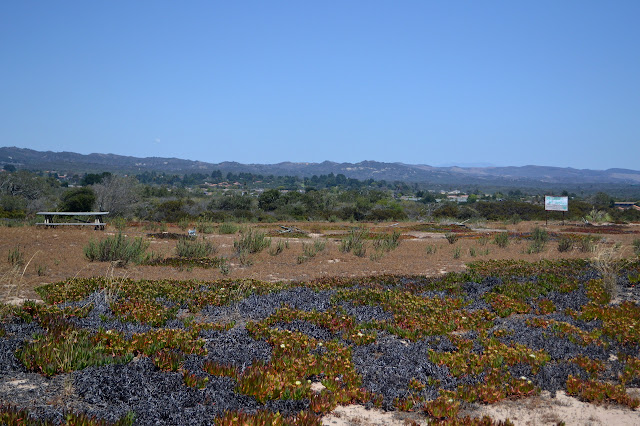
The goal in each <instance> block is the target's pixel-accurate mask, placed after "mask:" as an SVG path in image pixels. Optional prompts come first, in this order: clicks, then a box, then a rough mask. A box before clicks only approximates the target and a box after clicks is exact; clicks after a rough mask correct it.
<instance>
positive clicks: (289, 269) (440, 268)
mask: <svg viewBox="0 0 640 426" xmlns="http://www.w3.org/2000/svg"><path fill="white" fill-rule="evenodd" d="M415 225H416V224H415V223H405V222H402V223H400V224H396V225H395V226H390V225H389V224H382V225H381V224H366V226H367V227H368V228H370V229H371V230H372V231H373V232H391V231H393V230H399V231H400V232H402V234H403V240H402V243H401V244H400V246H399V247H398V248H397V249H396V250H394V251H392V252H390V253H387V254H386V255H384V257H382V258H381V259H377V260H371V259H370V257H369V254H371V253H373V248H372V247H371V242H369V243H368V244H369V248H368V250H367V255H366V256H365V257H357V256H355V255H353V254H352V253H342V252H341V251H340V250H339V242H340V238H338V237H337V236H336V235H339V233H340V231H336V230H335V228H336V227H342V228H343V229H348V227H350V226H354V225H353V224H348V223H347V224H327V223H325V224H322V223H320V224H317V223H315V224H314V223H306V222H305V223H298V224H296V226H298V227H299V228H301V229H303V230H306V231H308V232H310V233H311V235H312V237H310V238H287V237H286V236H278V237H274V238H273V245H275V243H276V241H278V240H279V239H281V240H285V241H288V242H289V248H288V249H285V250H284V252H282V253H281V254H279V255H277V256H271V255H269V254H268V252H267V250H265V251H263V252H262V253H259V254H256V255H252V260H253V264H252V265H251V266H242V265H240V263H239V261H238V259H237V257H236V255H235V253H234V250H233V241H234V239H237V238H238V236H237V235H217V234H207V235H204V238H206V239H207V240H209V241H211V242H213V244H214V245H215V246H216V247H217V253H216V255H217V256H223V257H225V258H227V259H228V261H229V266H230V273H229V275H227V276H226V277H225V276H223V275H222V273H221V272H220V271H219V270H218V269H217V268H213V269H203V268H197V267H193V268H190V267H188V268H174V267H158V266H139V265H132V264H130V265H128V266H127V267H125V268H114V267H113V266H112V265H111V264H110V263H109V262H89V261H88V260H87V259H86V258H85V256H84V253H83V248H84V247H85V246H86V245H87V243H88V242H89V241H90V240H96V241H97V240H99V239H102V238H105V237H106V236H108V235H114V234H115V232H116V230H115V229H113V227H111V226H107V229H106V230H105V231H95V230H93V229H92V228H89V229H86V228H83V229H77V228H71V227H59V228H54V229H45V228H42V227H16V228H9V227H0V300H11V299H14V300H15V299H17V298H20V299H22V298H29V299H37V298H38V296H37V294H36V293H35V292H34V288H36V287H37V286H40V285H43V284H47V283H51V282H58V281H63V280H65V279H67V278H69V277H93V276H113V277H128V278H132V279H143V278H144V279H166V278H174V279H198V280H215V279H220V278H233V279H236V278H254V279H259V280H266V281H279V280H300V281H306V280H311V279H315V278H321V277H330V276H343V277H344V276H347V277H354V276H367V275H379V274H397V275H437V274H442V273H445V272H450V271H462V270H464V269H465V264H466V263H468V262H472V261H476V260H486V259H508V258H517V259H524V260H528V261H537V260H540V259H558V258H576V257H589V256H590V254H588V253H582V252H580V251H578V250H573V251H571V252H568V253H560V252H558V250H557V243H555V242H553V241H551V242H549V243H548V244H547V246H546V248H545V250H544V251H543V252H542V253H538V254H526V253H524V250H525V249H526V247H527V242H526V241H521V240H514V241H513V242H512V243H510V244H509V246H507V247H506V248H500V247H498V246H496V245H495V244H493V243H492V242H491V241H489V242H486V243H485V244H484V245H483V244H482V240H481V239H479V238H478V235H482V234H487V235H491V234H490V233H491V232H495V231H496V230H504V229H508V230H509V231H510V232H527V231H530V230H531V229H532V228H533V227H535V226H544V222H541V223H532V222H522V223H520V224H517V225H509V226H506V225H503V224H500V223H489V224H486V225H485V226H484V227H482V228H476V229H474V231H475V232H476V237H475V238H461V239H459V240H458V241H457V242H456V243H455V244H449V243H448V242H447V240H446V239H445V238H444V234H442V233H434V232H419V231H413V230H411V227H412V226H415ZM257 226H260V227H261V229H263V230H265V231H270V232H276V231H277V230H278V229H280V228H279V226H278V225H277V224H269V225H257ZM323 227H327V228H329V227H332V228H334V229H323ZM564 228H566V227H563V226H561V225H560V224H550V225H549V226H548V227H546V228H545V229H547V230H549V231H552V232H558V231H560V230H561V229H564ZM626 229H627V231H626V232H628V233H626V234H614V235H599V237H601V238H603V241H606V242H607V243H608V244H612V243H619V244H621V249H620V255H621V256H624V257H628V256H631V255H632V248H631V243H632V241H633V239H634V238H639V237H640V226H628V227H627V228H626ZM311 231H313V232H311ZM168 232H172V233H182V234H186V232H185V231H182V230H180V229H179V228H177V227H170V228H169V229H168ZM342 232H343V233H344V232H345V231H342ZM148 233H149V231H145V230H144V229H143V228H142V227H128V228H127V229H126V230H125V234H126V235H127V236H131V237H144V238H146V239H147V240H148V241H150V248H149V250H152V251H155V252H157V253H161V254H163V255H164V256H167V257H168V256H174V255H175V244H176V241H175V240H169V239H158V238H149V237H147V234H148ZM325 235H330V236H329V237H326V236H325ZM315 239H322V240H324V241H326V249H325V250H324V251H323V252H320V253H318V254H317V255H316V256H315V257H313V258H310V259H308V260H307V261H306V262H304V263H301V264H299V263H298V262H297V259H298V256H299V255H300V254H302V250H303V245H304V244H311V243H313V241H314V240H315ZM489 240H491V239H490V238H489ZM427 248H430V249H431V250H432V251H433V250H435V253H431V254H429V253H428V252H427ZM15 249H19V250H20V252H22V254H23V258H24V265H23V266H22V267H20V268H14V267H12V265H11V264H10V263H9V261H8V255H9V252H10V251H12V250H15ZM456 249H459V254H460V255H459V258H455V257H454V251H455V250H456ZM487 251H488V253H487Z"/></svg>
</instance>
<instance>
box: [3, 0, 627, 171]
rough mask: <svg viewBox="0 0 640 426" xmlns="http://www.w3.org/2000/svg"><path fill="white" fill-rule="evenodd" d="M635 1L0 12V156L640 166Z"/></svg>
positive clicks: (27, 1)
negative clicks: (10, 151)
mask: <svg viewBox="0 0 640 426" xmlns="http://www.w3.org/2000/svg"><path fill="white" fill-rule="evenodd" d="M639 19H640V2H639V1H635V0H634V1H622V0H620V1H611V2H605V1H584V0H582V1H568V0H566V1H565V0H563V1H557V0H556V1H545V0H537V1H455V0H453V1H428V0H420V1H376V0H366V1H322V2H306V1H184V2H176V1H159V0H154V1H89V2H88V1H64V0H61V1H31V0H24V1H5V2H1V3H0V52H1V54H0V65H1V66H0V89H1V92H0V93H2V95H1V96H0V145H1V146H18V147H24V148H32V149H36V150H52V151H74V152H80V153H84V154H88V153H91V152H100V153H114V154H121V155H131V156H139V157H147V156H161V157H178V158H185V159H191V160H202V161H209V162H220V161H239V162H243V163H274V162H280V161H302V162H320V161H324V160H330V161H339V162H342V161H348V162H357V161H362V160H377V161H389V162H396V161H398V162H404V163H411V164H430V165H440V164H455V163H458V164H473V163H491V164H495V165H527V164H536V165H550V166H562V167H565V166H569V167H575V168H592V169H606V168H611V167H622V168H631V169H636V170H637V169H640V161H639V159H640V48H639V46H640V25H638V22H639Z"/></svg>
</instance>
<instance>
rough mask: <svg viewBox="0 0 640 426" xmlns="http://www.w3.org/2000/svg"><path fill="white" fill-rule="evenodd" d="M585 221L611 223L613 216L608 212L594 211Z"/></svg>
mask: <svg viewBox="0 0 640 426" xmlns="http://www.w3.org/2000/svg"><path fill="white" fill-rule="evenodd" d="M585 219H586V220H587V221H589V222H592V223H602V222H611V215H609V213H607V212H606V211H602V210H596V209H592V210H591V211H590V212H589V214H588V215H586V216H585Z"/></svg>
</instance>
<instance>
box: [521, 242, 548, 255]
mask: <svg viewBox="0 0 640 426" xmlns="http://www.w3.org/2000/svg"><path fill="white" fill-rule="evenodd" d="M544 246H545V242H544V241H543V240H533V241H531V244H529V246H528V247H527V248H526V250H525V253H527V254H534V253H542V251H543V250H544Z"/></svg>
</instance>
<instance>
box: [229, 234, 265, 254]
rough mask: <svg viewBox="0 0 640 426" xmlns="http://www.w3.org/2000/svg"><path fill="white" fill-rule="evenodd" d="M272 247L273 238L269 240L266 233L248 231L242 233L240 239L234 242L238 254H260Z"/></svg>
mask: <svg viewBox="0 0 640 426" xmlns="http://www.w3.org/2000/svg"><path fill="white" fill-rule="evenodd" d="M269 246H271V238H267V234H265V233H264V232H259V231H254V230H253V229H251V228H249V229H248V230H243V231H240V239H239V240H235V241H234V242H233V247H234V248H235V250H236V253H238V254H240V253H243V252H244V253H249V254H253V253H260V252H261V251H262V250H264V249H266V248H267V247H269Z"/></svg>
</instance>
